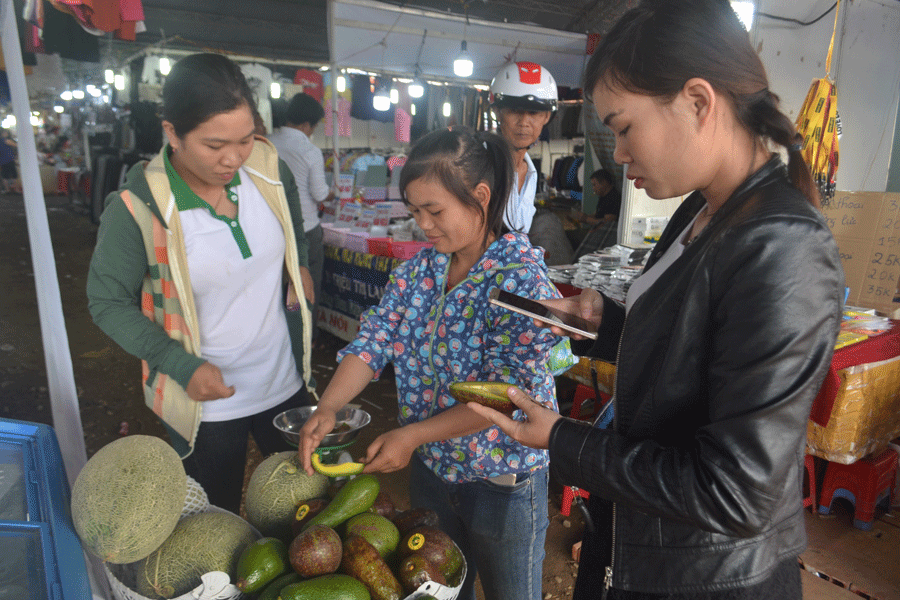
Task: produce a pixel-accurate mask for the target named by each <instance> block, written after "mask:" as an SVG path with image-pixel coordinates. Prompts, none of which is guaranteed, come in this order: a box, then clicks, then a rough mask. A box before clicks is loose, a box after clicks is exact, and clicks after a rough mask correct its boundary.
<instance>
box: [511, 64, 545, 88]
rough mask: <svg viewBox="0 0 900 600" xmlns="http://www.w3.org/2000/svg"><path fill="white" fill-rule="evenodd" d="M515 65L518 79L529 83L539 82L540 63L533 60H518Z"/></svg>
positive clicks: (535, 83)
mask: <svg viewBox="0 0 900 600" xmlns="http://www.w3.org/2000/svg"><path fill="white" fill-rule="evenodd" d="M516 65H518V67H519V81H521V82H522V83H527V84H529V85H537V84H539V83H540V82H541V65H539V64H537V63H533V62H520V63H516Z"/></svg>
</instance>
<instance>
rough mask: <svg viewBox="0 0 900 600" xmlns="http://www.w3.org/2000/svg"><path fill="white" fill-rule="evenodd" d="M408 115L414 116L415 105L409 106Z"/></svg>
mask: <svg viewBox="0 0 900 600" xmlns="http://www.w3.org/2000/svg"><path fill="white" fill-rule="evenodd" d="M409 114H411V115H412V116H416V105H415V103H413V104H410V105H409Z"/></svg>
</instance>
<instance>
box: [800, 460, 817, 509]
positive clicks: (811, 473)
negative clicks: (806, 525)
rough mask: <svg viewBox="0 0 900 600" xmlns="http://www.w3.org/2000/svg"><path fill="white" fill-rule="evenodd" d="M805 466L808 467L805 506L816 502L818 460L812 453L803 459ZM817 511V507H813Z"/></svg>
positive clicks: (804, 497)
mask: <svg viewBox="0 0 900 600" xmlns="http://www.w3.org/2000/svg"><path fill="white" fill-rule="evenodd" d="M803 466H804V467H805V469H806V485H807V488H808V490H809V491H808V492H807V493H806V495H805V496H803V508H806V507H807V506H813V505H815V503H816V461H815V457H813V455H812V454H807V455H806V458H805V459H804V460H803ZM813 512H815V508H813Z"/></svg>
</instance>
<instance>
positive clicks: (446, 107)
mask: <svg viewBox="0 0 900 600" xmlns="http://www.w3.org/2000/svg"><path fill="white" fill-rule="evenodd" d="M451 112H452V108H451V106H450V101H449V100H448V101H445V102H444V116H445V117H449V116H450V114H451Z"/></svg>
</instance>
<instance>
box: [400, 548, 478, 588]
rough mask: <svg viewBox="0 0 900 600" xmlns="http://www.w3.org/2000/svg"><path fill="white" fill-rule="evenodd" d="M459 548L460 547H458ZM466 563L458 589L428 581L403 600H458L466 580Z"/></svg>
mask: <svg viewBox="0 0 900 600" xmlns="http://www.w3.org/2000/svg"><path fill="white" fill-rule="evenodd" d="M457 548H459V546H457ZM466 570H467V568H466V563H465V561H463V569H462V575H460V577H459V584H458V585H457V586H456V587H449V586H446V585H441V584H439V583H435V582H434V581H426V582H425V583H423V584H422V585H420V586H419V589H417V590H416V591H415V592H413V593H412V594H410V595H409V596H407V597H406V598H404V599H403V600H415V599H416V598H421V597H423V596H434V597H435V598H437V600H456V597H457V596H459V591H460V590H461V589H462V586H463V582H465V580H466Z"/></svg>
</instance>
